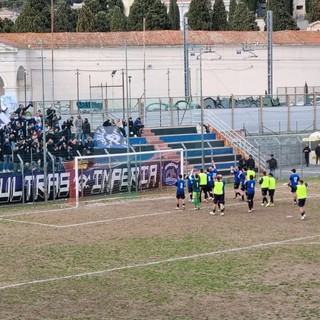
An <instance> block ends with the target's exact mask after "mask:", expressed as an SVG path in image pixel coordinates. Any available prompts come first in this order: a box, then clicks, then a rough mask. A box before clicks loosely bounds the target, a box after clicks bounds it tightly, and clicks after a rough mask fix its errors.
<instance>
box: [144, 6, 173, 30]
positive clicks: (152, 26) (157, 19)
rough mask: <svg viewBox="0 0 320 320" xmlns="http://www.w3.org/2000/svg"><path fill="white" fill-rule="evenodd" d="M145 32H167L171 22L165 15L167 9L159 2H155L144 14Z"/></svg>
mask: <svg viewBox="0 0 320 320" xmlns="http://www.w3.org/2000/svg"><path fill="white" fill-rule="evenodd" d="M146 29H147V30H169V29H171V22H170V20H169V17H168V14H167V7H166V5H165V4H163V3H162V2H161V0H155V2H154V4H153V6H152V7H151V8H150V9H149V11H148V12H147V14H146Z"/></svg>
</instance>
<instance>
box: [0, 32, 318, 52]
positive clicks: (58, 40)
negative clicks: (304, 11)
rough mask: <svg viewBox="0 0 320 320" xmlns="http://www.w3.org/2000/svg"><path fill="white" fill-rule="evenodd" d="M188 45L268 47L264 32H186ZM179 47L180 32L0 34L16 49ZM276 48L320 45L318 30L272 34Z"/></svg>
mask: <svg viewBox="0 0 320 320" xmlns="http://www.w3.org/2000/svg"><path fill="white" fill-rule="evenodd" d="M188 38H189V43H190V44H200V43H201V44H202V45H225V46H228V45H230V46H232V45H239V44H252V45H263V44H265V45H266V44H267V32H265V31H188ZM144 39H145V45H146V46H181V45H182V44H183V31H174V30H160V31H145V32H143V31H130V32H93V33H92V32H90V33H89V32H85V33H82V32H74V33H68V32H64V33H52V34H51V33H0V42H2V43H4V44H7V45H10V46H13V47H16V48H19V49H35V48H39V46H40V45H41V42H42V43H43V47H44V48H51V42H52V43H53V46H52V47H54V48H95V47H98V48H101V47H123V46H125V43H127V46H143V44H144ZM273 43H274V44H275V45H316V46H318V45H320V32H319V31H291V30H287V31H277V32H273Z"/></svg>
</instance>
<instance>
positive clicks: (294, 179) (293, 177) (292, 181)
mask: <svg viewBox="0 0 320 320" xmlns="http://www.w3.org/2000/svg"><path fill="white" fill-rule="evenodd" d="M299 180H300V177H299V175H298V174H297V173H296V169H292V170H291V174H290V176H289V182H288V186H289V187H291V194H292V197H293V204H297V193H296V191H297V185H298V183H299Z"/></svg>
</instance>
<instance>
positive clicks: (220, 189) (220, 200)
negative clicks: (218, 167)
mask: <svg viewBox="0 0 320 320" xmlns="http://www.w3.org/2000/svg"><path fill="white" fill-rule="evenodd" d="M224 185H225V182H224V181H223V180H222V175H221V174H218V175H217V179H216V180H215V181H214V184H213V208H212V211H211V212H210V214H213V215H214V214H216V206H217V205H218V206H219V208H220V210H221V214H220V215H221V216H224Z"/></svg>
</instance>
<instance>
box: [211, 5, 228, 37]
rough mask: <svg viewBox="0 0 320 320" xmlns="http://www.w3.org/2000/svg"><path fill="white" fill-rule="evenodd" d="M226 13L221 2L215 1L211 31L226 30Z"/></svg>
mask: <svg viewBox="0 0 320 320" xmlns="http://www.w3.org/2000/svg"><path fill="white" fill-rule="evenodd" d="M227 29H228V21H227V11H226V7H225V5H224V2H223V0H216V1H215V2H214V5H213V13H212V30H220V31H221V30H227Z"/></svg>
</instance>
